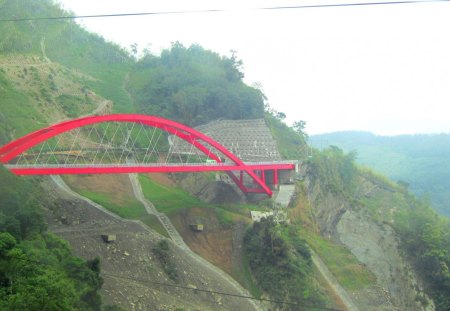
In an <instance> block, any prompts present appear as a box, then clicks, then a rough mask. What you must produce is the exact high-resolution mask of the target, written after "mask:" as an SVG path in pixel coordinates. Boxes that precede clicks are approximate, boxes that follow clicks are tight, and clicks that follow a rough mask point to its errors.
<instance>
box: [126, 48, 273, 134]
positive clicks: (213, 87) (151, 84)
mask: <svg viewBox="0 0 450 311" xmlns="http://www.w3.org/2000/svg"><path fill="white" fill-rule="evenodd" d="M240 66H241V62H240V61H239V60H238V59H236V57H234V56H232V57H231V58H227V57H221V56H219V55H218V54H216V53H214V52H211V51H207V50H205V49H203V48H202V47H201V46H199V45H192V46H190V47H184V46H183V45H182V44H180V43H174V44H173V45H172V47H171V48H170V49H168V50H164V51H162V53H161V55H160V56H154V55H146V56H145V57H143V58H142V59H141V60H140V61H139V62H138V63H137V64H136V66H135V69H134V70H133V72H132V73H131V74H130V83H129V89H130V93H131V94H132V96H133V98H135V99H136V104H137V107H138V110H139V111H140V112H142V113H145V114H150V115H152V114H156V115H160V116H163V117H166V118H171V119H173V120H176V121H179V122H183V123H185V124H188V125H191V126H196V125H200V124H205V123H208V122H209V121H211V120H217V119H232V120H235V119H255V118H263V117H264V102H263V94H261V92H260V91H259V90H258V89H255V88H252V87H249V86H247V85H246V84H244V83H243V81H242V78H243V73H242V71H241V68H240Z"/></svg>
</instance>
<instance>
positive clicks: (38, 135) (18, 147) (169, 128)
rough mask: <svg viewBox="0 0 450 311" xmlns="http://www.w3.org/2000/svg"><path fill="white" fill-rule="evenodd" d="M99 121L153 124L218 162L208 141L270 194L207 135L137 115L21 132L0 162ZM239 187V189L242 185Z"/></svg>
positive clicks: (5, 148)
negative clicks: (208, 147)
mask: <svg viewBox="0 0 450 311" xmlns="http://www.w3.org/2000/svg"><path fill="white" fill-rule="evenodd" d="M102 122H134V123H141V124H145V125H147V126H151V127H156V128H159V129H161V130H164V131H166V132H168V133H170V134H172V135H176V136H178V137H180V138H181V139H183V140H185V141H186V142H188V143H190V144H192V145H194V146H195V147H196V148H197V149H199V150H200V151H202V152H203V153H204V154H205V155H206V156H207V157H209V158H210V159H213V160H215V161H216V162H218V163H220V162H222V160H221V159H220V158H219V157H217V156H216V155H215V154H211V153H210V152H209V150H208V149H207V148H206V147H205V146H204V145H203V144H202V142H205V143H208V144H209V145H211V146H213V147H214V148H216V149H217V150H218V151H220V152H221V153H222V154H223V155H225V156H226V157H227V158H229V159H230V160H231V161H233V162H234V165H233V167H234V168H236V169H237V170H240V171H245V172H246V173H247V174H248V175H249V176H250V177H251V178H252V179H253V180H254V182H255V183H256V184H258V185H259V186H260V187H261V188H262V190H263V192H265V193H266V194H268V195H269V196H271V195H272V191H271V190H270V188H269V187H268V186H267V185H266V184H265V183H264V181H263V180H261V179H260V178H259V177H258V175H257V174H256V173H255V172H254V171H253V170H252V168H250V167H248V166H247V165H245V163H244V162H243V161H242V160H241V159H239V158H238V157H237V156H235V155H234V154H233V153H231V152H230V151H229V150H228V149H226V148H225V147H224V146H222V145H221V144H219V143H218V142H216V141H215V140H213V139H212V138H211V137H208V136H206V135H204V134H202V133H201V132H199V131H197V130H195V129H193V128H190V127H188V126H186V125H183V124H181V123H178V122H175V121H172V120H168V119H164V118H160V117H156V116H147V115H140V114H111V115H103V116H88V117H84V118H79V119H74V120H69V121H64V122H61V123H58V124H55V125H51V126H49V127H46V128H43V129H40V130H38V131H35V132H32V133H30V134H28V135H25V136H23V137H21V138H19V139H17V140H14V141H12V142H10V143H9V144H7V145H5V146H3V147H1V148H0V162H1V163H3V164H7V163H8V162H9V161H10V160H12V159H14V158H15V157H16V156H18V155H20V154H21V153H23V152H25V151H27V150H28V149H30V148H32V147H34V146H36V145H37V144H39V143H42V142H44V141H46V140H48V139H50V138H52V137H54V136H57V135H59V134H62V133H65V132H68V131H70V130H73V129H76V128H79V127H83V126H87V125H92V124H96V123H102ZM119 171H120V170H114V169H111V171H109V172H110V173H117V172H119ZM77 172H78V173H83V171H82V170H81V169H77V168H73V169H72V170H71V173H73V174H76V173H77ZM122 172H123V171H122ZM233 176H234V175H233ZM233 180H234V181H235V182H236V178H233ZM238 185H239V184H238ZM239 186H240V188H241V189H242V185H239Z"/></svg>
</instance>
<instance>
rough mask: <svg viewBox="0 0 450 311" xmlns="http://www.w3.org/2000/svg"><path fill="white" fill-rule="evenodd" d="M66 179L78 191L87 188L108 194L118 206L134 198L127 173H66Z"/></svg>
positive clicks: (87, 189)
mask: <svg viewBox="0 0 450 311" xmlns="http://www.w3.org/2000/svg"><path fill="white" fill-rule="evenodd" d="M64 181H65V182H66V183H67V184H68V185H69V186H70V187H71V188H72V189H76V190H77V191H80V190H86V191H91V192H96V193H100V194H104V195H107V196H108V198H109V199H110V201H111V202H112V203H114V204H116V205H118V206H120V205H124V206H126V204H127V203H128V202H129V201H130V200H132V199H134V194H133V188H132V187H131V184H130V179H129V178H128V175H126V174H117V175H109V174H108V175H66V176H64Z"/></svg>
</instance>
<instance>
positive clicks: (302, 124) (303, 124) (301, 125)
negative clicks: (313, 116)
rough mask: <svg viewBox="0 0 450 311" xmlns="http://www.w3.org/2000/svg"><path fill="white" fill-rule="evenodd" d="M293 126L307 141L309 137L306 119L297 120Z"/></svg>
mask: <svg viewBox="0 0 450 311" xmlns="http://www.w3.org/2000/svg"><path fill="white" fill-rule="evenodd" d="M292 128H293V129H294V131H295V132H296V133H297V134H299V135H300V136H302V137H303V139H304V140H305V141H306V140H307V139H308V134H307V133H306V131H305V128H306V121H303V120H300V121H295V122H294V123H293V124H292Z"/></svg>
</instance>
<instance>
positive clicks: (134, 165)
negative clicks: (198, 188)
mask: <svg viewBox="0 0 450 311" xmlns="http://www.w3.org/2000/svg"><path fill="white" fill-rule="evenodd" d="M174 137H175V138H177V139H173V138H174ZM181 141H183V142H187V143H188V144H189V146H190V148H189V150H187V149H186V148H183V149H182V150H183V151H182V152H181V151H180V150H181V149H180V148H177V143H180V142H181ZM0 162H2V163H3V164H5V165H6V166H7V167H8V168H9V169H10V170H11V171H12V172H14V173H15V174H19V175H44V174H105V173H139V172H199V171H225V172H227V173H228V175H229V176H230V177H231V179H232V180H233V181H235V182H236V184H237V185H238V186H239V188H240V189H241V190H242V191H244V192H261V193H266V194H268V195H271V194H272V191H271V190H270V188H269V187H268V186H267V185H266V183H265V177H264V172H265V171H267V170H272V171H273V172H274V173H273V176H274V183H277V180H275V179H277V178H278V177H277V175H278V173H277V172H278V170H292V169H295V163H294V162H293V161H287V162H270V163H269V162H266V163H244V162H242V161H241V160H240V159H239V158H238V157H236V156H235V155H234V154H233V153H231V152H230V151H229V150H227V149H226V148H225V147H223V146H222V145H220V144H219V143H218V142H216V141H214V140H213V139H211V138H210V137H208V136H206V135H204V134H202V133H200V132H198V131H196V130H194V129H192V128H190V127H187V126H185V125H183V124H180V123H177V122H174V121H171V120H167V119H163V118H159V117H155V116H145V115H138V114H116V115H105V116H90V117H85V118H80V119H75V120H70V121H65V122H62V123H59V124H55V125H52V126H49V127H47V128H43V129H41V130H38V131H36V132H33V133H30V134H28V135H25V136H23V137H21V138H19V139H17V140H15V141H12V142H10V143H9V144H7V145H5V146H3V147H1V148H0ZM244 173H245V174H247V175H248V176H249V177H250V178H251V179H252V180H253V182H254V185H255V186H254V187H247V186H246V185H244V182H243V175H244Z"/></svg>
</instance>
